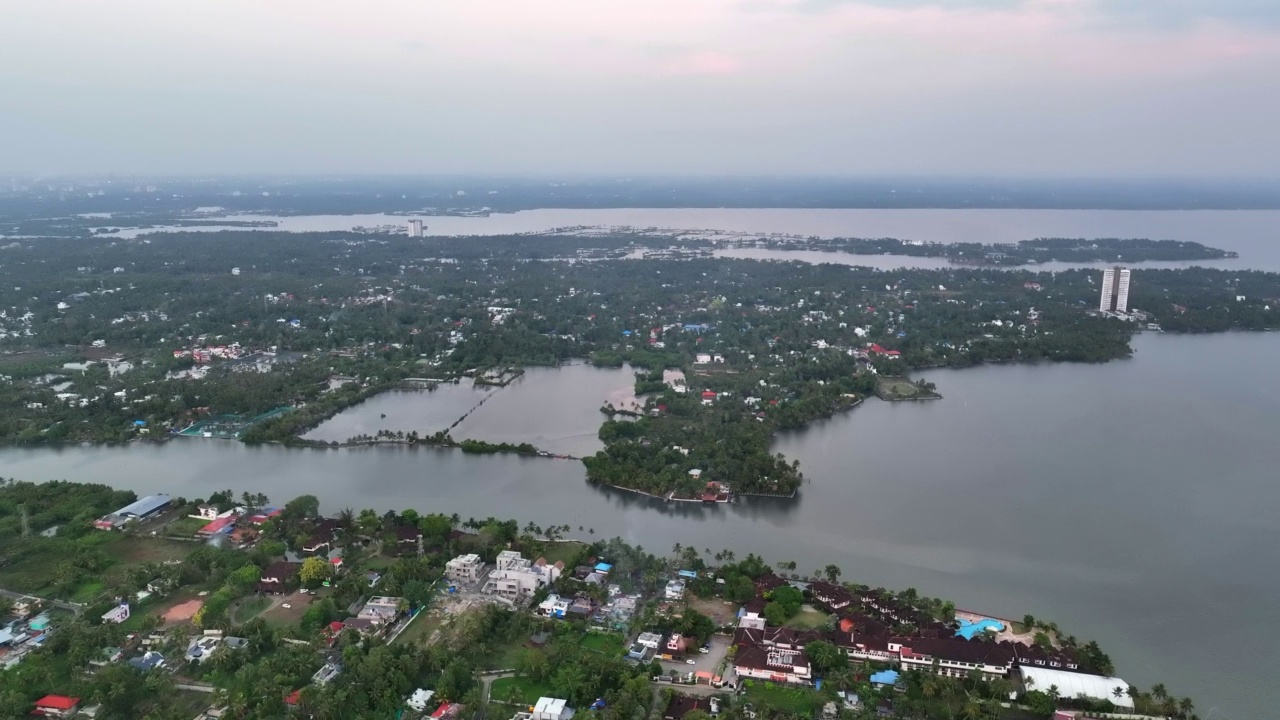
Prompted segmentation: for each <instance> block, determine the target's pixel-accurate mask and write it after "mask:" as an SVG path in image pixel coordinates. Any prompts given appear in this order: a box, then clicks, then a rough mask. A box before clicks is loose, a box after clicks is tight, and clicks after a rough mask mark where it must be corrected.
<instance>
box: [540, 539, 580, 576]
mask: <svg viewBox="0 0 1280 720" xmlns="http://www.w3.org/2000/svg"><path fill="white" fill-rule="evenodd" d="M584 547H586V546H585V545H584V544H583V543H580V542H578V541H576V540H569V541H565V542H556V543H547V547H546V550H545V551H543V553H542V556H543V557H544V558H546V559H547V562H548V563H551V564H553V565H554V564H555V563H556V562H563V563H564V564H565V565H568V564H569V563H570V562H571V561H572V560H573V559H574V558H576V557H577V556H578V553H580V552H582V548H584ZM570 569H572V568H570Z"/></svg>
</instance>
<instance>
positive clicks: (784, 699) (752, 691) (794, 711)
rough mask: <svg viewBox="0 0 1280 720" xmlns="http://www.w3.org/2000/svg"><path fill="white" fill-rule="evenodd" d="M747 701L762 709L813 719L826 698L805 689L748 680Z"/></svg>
mask: <svg viewBox="0 0 1280 720" xmlns="http://www.w3.org/2000/svg"><path fill="white" fill-rule="evenodd" d="M746 682H749V683H751V684H750V685H749V686H748V687H747V699H748V700H749V701H750V702H752V703H754V704H755V705H756V706H757V711H758V710H760V709H768V710H774V711H777V712H780V713H786V714H788V715H796V716H803V717H812V716H813V715H815V714H816V713H817V712H818V711H819V710H820V709H822V705H823V703H824V702H825V701H826V698H825V697H824V696H823V695H821V694H819V693H817V692H815V691H813V690H807V689H805V688H791V687H783V686H781V685H774V684H772V683H767V682H761V681H759V680H747V681H746Z"/></svg>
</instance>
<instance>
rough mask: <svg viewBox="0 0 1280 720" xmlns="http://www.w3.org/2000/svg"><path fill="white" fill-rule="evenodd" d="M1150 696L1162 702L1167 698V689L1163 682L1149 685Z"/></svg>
mask: <svg viewBox="0 0 1280 720" xmlns="http://www.w3.org/2000/svg"><path fill="white" fill-rule="evenodd" d="M1151 697H1153V698H1155V699H1156V700H1159V701H1160V702H1164V701H1165V700H1168V699H1169V690H1168V689H1167V688H1165V686H1164V683H1156V684H1155V685H1152V686H1151Z"/></svg>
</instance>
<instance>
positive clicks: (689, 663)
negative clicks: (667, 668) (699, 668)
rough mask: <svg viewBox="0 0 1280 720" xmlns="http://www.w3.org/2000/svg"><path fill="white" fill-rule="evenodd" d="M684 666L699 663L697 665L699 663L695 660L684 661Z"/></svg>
mask: <svg viewBox="0 0 1280 720" xmlns="http://www.w3.org/2000/svg"><path fill="white" fill-rule="evenodd" d="M684 664H685V665H697V664H698V663H697V661H695V660H693V659H692V658H690V659H689V660H685V661H684Z"/></svg>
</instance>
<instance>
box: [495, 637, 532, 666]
mask: <svg viewBox="0 0 1280 720" xmlns="http://www.w3.org/2000/svg"><path fill="white" fill-rule="evenodd" d="M528 640H529V639H528V637H521V638H519V639H517V640H512V641H511V642H508V643H507V644H505V645H499V646H498V647H497V648H495V650H494V653H493V655H492V656H491V658H490V659H489V660H488V661H487V662H486V663H485V668H486V669H489V670H509V669H511V668H513V667H515V666H516V665H517V664H519V662H520V657H521V656H522V655H524V653H526V652H528V650H529V648H527V647H525V646H524V644H525V643H526V642H528Z"/></svg>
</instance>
